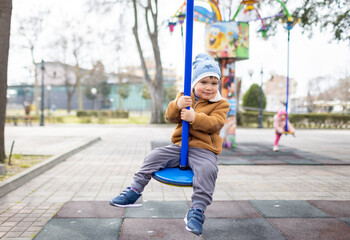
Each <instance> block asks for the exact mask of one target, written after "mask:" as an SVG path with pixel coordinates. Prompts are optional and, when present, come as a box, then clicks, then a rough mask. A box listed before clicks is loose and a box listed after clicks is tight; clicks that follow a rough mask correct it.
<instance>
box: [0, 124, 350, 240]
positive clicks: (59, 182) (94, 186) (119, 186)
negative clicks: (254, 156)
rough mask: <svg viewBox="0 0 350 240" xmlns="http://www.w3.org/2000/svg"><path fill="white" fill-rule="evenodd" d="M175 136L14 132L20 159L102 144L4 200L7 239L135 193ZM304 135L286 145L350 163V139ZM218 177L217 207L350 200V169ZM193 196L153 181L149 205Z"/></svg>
mask: <svg viewBox="0 0 350 240" xmlns="http://www.w3.org/2000/svg"><path fill="white" fill-rule="evenodd" d="M172 130H173V126H164V125H162V126H148V125H143V126H140V125H113V126H98V125H68V126H67V125H64V126H62V125H61V126H46V127H41V128H40V127H13V126H8V127H7V128H6V139H7V141H6V147H7V149H8V146H9V145H10V143H11V142H12V139H15V141H16V145H15V152H17V151H19V152H21V150H22V149H26V151H24V150H23V152H25V153H30V152H32V153H40V152H43V153H45V154H57V152H59V151H57V148H56V147H55V146H56V145H57V146H60V148H61V149H63V148H64V146H70V145H71V144H77V142H79V141H80V140H82V139H85V138H86V137H101V138H102V141H100V142H98V143H96V144H94V145H92V146H91V147H89V148H87V149H85V150H83V151H81V152H79V153H77V154H75V155H74V156H72V157H70V158H69V159H67V160H66V161H65V162H62V163H60V164H59V165H57V166H55V167H54V168H52V169H51V170H49V171H47V172H45V173H44V174H42V175H40V176H39V177H37V178H35V179H33V180H31V181H29V182H28V183H27V184H25V185H24V186H22V187H20V188H18V189H17V190H15V191H13V192H11V193H9V194H7V195H5V196H4V197H2V198H0V212H2V214H1V215H0V237H1V238H4V239H6V238H13V239H21V240H24V239H31V238H33V237H34V236H35V235H36V234H37V233H38V231H40V230H41V229H42V228H43V226H44V225H45V224H46V223H47V222H48V221H49V220H50V219H51V218H52V217H53V216H54V215H55V214H56V213H57V212H58V211H59V210H60V209H61V208H62V206H63V205H64V204H65V203H68V202H72V201H84V202H86V201H87V202H91V201H92V202H99V201H102V202H104V201H108V200H109V199H111V198H112V197H114V196H115V195H116V194H117V193H119V192H120V191H121V190H123V189H124V188H125V187H127V186H128V185H129V183H130V181H131V179H132V175H133V173H134V172H135V171H136V170H137V169H138V167H139V166H140V164H141V163H142V160H143V158H144V157H145V155H146V154H147V153H148V152H149V151H150V149H151V142H152V141H167V140H168V139H169V138H170V136H171V133H172ZM297 134H298V135H297V137H296V138H292V137H290V136H288V137H283V138H282V140H281V144H282V145H285V146H288V147H293V148H296V149H299V150H302V151H307V152H311V153H314V154H320V155H324V156H328V157H332V158H336V159H341V160H342V161H349V162H350V148H349V146H350V131H346V130H342V131H340V130H322V131H321V130H299V131H298V132H297ZM237 135H238V144H239V143H240V142H241V143H244V142H263V143H269V142H270V143H272V141H273V132H272V130H271V129H259V130H258V129H239V130H238V132H237ZM24 138H27V141H24V140H23V139H24ZM31 139H35V141H31ZM47 139H51V140H50V141H48V140H47ZM73 142H74V143H73ZM17 143H18V144H17ZM60 151H61V150H60ZM219 169H220V172H219V177H218V180H217V187H216V190H215V193H214V202H217V201H238V200H242V201H246V200H274V201H276V200H342V201H345V200H347V201H348V200H350V166H326V165H323V166H299V165H273V166H270V165H269V166H262V165H236V166H224V165H220V166H219ZM191 193H192V190H191V188H177V187H171V186H167V185H163V184H160V183H158V182H156V181H154V180H152V181H151V182H150V184H149V185H148V186H147V188H146V189H145V192H144V194H143V199H144V201H161V202H164V201H167V202H168V201H186V202H187V201H190V197H191ZM112 209H113V208H112ZM114 209H115V208H114ZM342 226H343V225H342ZM345 226H347V225H345ZM38 236H39V235H38ZM86 239H88V238H86ZM129 239H132V238H129ZM151 239H164V236H163V237H162V236H161V235H157V236H155V237H153V238H151ZM320 239H322V238H320ZM328 239H329V238H328ZM337 239H338V238H337Z"/></svg>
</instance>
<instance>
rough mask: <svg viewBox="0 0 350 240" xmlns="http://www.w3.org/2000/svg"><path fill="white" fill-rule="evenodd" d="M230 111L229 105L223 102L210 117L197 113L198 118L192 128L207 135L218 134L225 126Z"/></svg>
mask: <svg viewBox="0 0 350 240" xmlns="http://www.w3.org/2000/svg"><path fill="white" fill-rule="evenodd" d="M228 111H229V103H228V102H227V101H226V100H221V103H219V105H218V106H216V108H215V109H214V110H213V111H212V112H211V113H210V115H207V114H205V113H198V112H195V114H196V117H195V119H194V121H193V122H192V123H191V125H192V128H193V129H195V130H199V131H202V132H205V133H216V132H218V131H220V130H221V128H222V127H223V126H224V125H225V121H226V115H227V113H228Z"/></svg>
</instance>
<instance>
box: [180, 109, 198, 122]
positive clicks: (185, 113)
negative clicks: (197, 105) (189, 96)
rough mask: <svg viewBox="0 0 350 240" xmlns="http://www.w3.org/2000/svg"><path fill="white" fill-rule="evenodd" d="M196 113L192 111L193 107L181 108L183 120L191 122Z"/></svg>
mask: <svg viewBox="0 0 350 240" xmlns="http://www.w3.org/2000/svg"><path fill="white" fill-rule="evenodd" d="M195 117H196V114H195V113H194V110H193V108H190V110H188V109H186V108H184V109H182V110H181V120H185V121H186V122H193V121H194V118H195Z"/></svg>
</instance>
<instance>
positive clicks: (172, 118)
mask: <svg viewBox="0 0 350 240" xmlns="http://www.w3.org/2000/svg"><path fill="white" fill-rule="evenodd" d="M182 95H183V93H182V92H179V93H178V94H177V96H176V98H175V99H174V100H173V101H171V102H170V103H169V104H168V108H167V110H166V112H165V119H166V120H167V121H169V122H171V123H179V122H180V121H181V108H179V107H178V106H177V100H179V98H180V97H181V96H182Z"/></svg>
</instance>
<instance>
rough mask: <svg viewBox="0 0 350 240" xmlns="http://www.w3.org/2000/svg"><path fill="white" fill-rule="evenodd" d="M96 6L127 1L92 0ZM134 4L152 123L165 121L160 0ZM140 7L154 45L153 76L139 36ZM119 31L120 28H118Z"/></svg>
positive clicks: (135, 34)
mask: <svg viewBox="0 0 350 240" xmlns="http://www.w3.org/2000/svg"><path fill="white" fill-rule="evenodd" d="M91 2H92V3H93V5H94V6H98V7H101V8H103V9H104V10H105V11H110V10H111V9H112V8H113V6H114V5H117V4H120V3H121V2H125V1H122V0H114V1H109V0H91ZM132 6H133V11H134V26H133V28H132V31H133V34H134V37H135V41H136V46H137V51H138V54H139V58H140V62H141V67H142V70H143V73H144V81H145V83H146V86H147V88H148V90H149V93H150V96H151V101H152V109H151V112H152V115H151V121H150V123H163V122H164V111H163V101H164V83H163V67H162V60H161V56H160V48H159V44H158V0H145V1H141V0H139V1H137V0H132ZM139 8H141V9H142V11H143V14H144V15H143V17H144V22H145V24H146V28H147V35H148V39H149V41H150V43H151V45H152V50H153V51H152V53H153V60H154V62H155V65H156V67H155V70H156V71H155V75H154V76H152V75H151V74H150V72H149V70H148V69H147V66H146V61H145V57H144V52H143V49H142V46H141V40H140V36H139V19H138V16H139V12H138V10H139ZM116 31H118V29H116Z"/></svg>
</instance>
